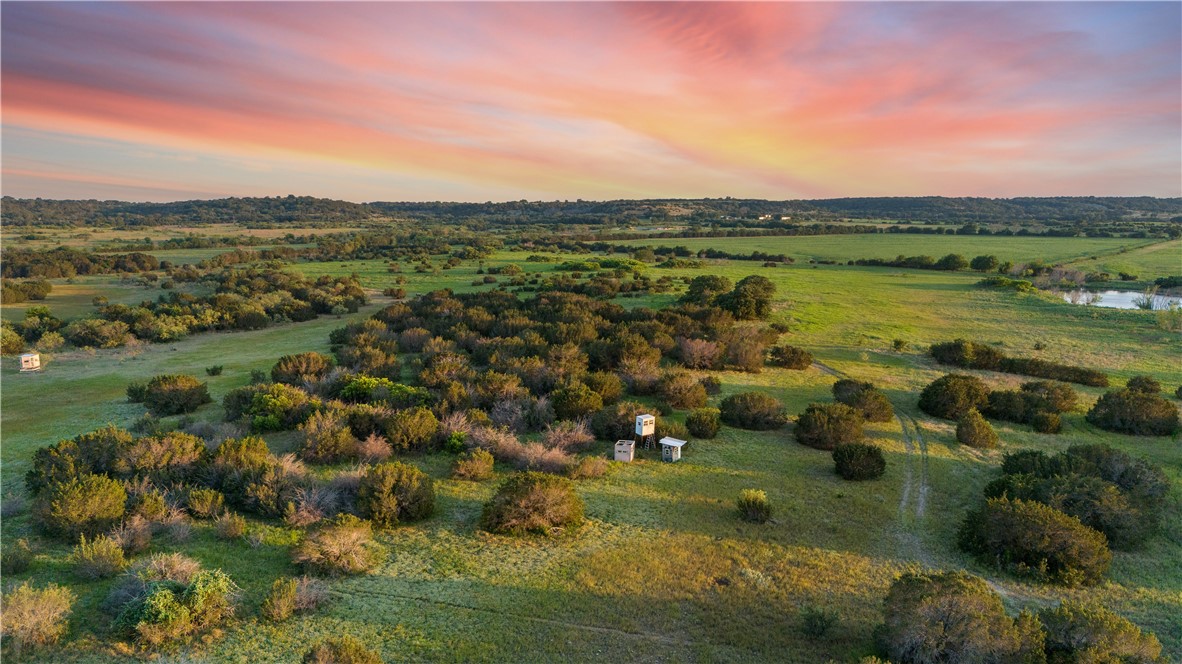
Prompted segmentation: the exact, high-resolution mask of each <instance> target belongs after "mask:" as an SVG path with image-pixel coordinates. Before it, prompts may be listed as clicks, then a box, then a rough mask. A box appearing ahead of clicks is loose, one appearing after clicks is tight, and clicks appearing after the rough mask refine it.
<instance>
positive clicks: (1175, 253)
mask: <svg viewBox="0 0 1182 664" xmlns="http://www.w3.org/2000/svg"><path fill="white" fill-rule="evenodd" d="M1071 267H1074V268H1077V269H1080V270H1085V271H1088V272H1108V273H1109V274H1112V275H1113V276H1115V275H1118V274H1120V273H1121V272H1125V273H1128V274H1135V275H1137V276H1138V277H1139V278H1140V279H1142V280H1144V281H1153V279H1154V278H1155V277H1161V276H1169V275H1182V240H1171V241H1169V242H1159V243H1157V244H1151V245H1148V246H1145V247H1138V248H1136V249H1131V250H1129V251H1127V252H1124V253H1116V254H1110V255H1107V256H1103V257H1100V258H1095V259H1093V258H1085V259H1082V260H1078V261H1075V262H1073V263H1071Z"/></svg>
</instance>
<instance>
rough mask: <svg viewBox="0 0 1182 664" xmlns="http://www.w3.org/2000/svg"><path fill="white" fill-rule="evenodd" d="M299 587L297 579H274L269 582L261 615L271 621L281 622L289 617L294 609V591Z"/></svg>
mask: <svg viewBox="0 0 1182 664" xmlns="http://www.w3.org/2000/svg"><path fill="white" fill-rule="evenodd" d="M299 587H300V582H299V581H298V580H297V579H292V578H283V579H275V582H274V583H272V584H271V592H270V593H268V594H267V598H266V599H264V600H263V606H262V607H261V611H262V614H263V616H265V617H266V618H267V619H268V620H270V621H272V622H283V621H285V620H287V619H288V618H290V617H291V616H292V614H294V613H295V610H296V593H297V592H298V591H299Z"/></svg>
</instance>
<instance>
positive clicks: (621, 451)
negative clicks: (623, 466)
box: [616, 440, 636, 463]
mask: <svg viewBox="0 0 1182 664" xmlns="http://www.w3.org/2000/svg"><path fill="white" fill-rule="evenodd" d="M634 458H636V441H634V440H617V441H616V461H623V462H624V463H631V462H632V459H634Z"/></svg>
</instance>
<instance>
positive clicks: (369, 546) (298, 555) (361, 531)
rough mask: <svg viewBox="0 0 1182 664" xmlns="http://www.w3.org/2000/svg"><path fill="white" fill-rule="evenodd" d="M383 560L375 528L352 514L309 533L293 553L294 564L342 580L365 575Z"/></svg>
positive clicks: (337, 518) (339, 516)
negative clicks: (345, 577)
mask: <svg viewBox="0 0 1182 664" xmlns="http://www.w3.org/2000/svg"><path fill="white" fill-rule="evenodd" d="M383 556H384V551H383V549H382V547H381V546H380V545H378V544H377V543H376V542H374V541H373V527H372V526H371V525H370V523H369V522H368V521H363V520H361V519H358V518H357V517H355V516H353V515H351V514H340V515H338V516H337V517H336V518H335V519H334V520H332V521H330V522H328V523H327V524H325V525H323V526H321V527H319V528H317V529H316V530H314V531H312V532H310V533H308V535H307V536H306V537H304V539H303V541H301V542H300V543H299V544H298V545H296V547H295V549H294V550H293V551H292V561H293V562H294V563H295V564H297V565H299V566H301V567H303V568H304V569H305V570H306V571H308V572H311V573H313V574H322V575H326V576H342V575H347V574H364V573H366V572H368V571H369V570H371V569H373V568H374V566H375V565H377V564H378V562H379V561H380V560H381V558H382V557H383Z"/></svg>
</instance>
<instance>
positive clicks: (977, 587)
mask: <svg viewBox="0 0 1182 664" xmlns="http://www.w3.org/2000/svg"><path fill="white" fill-rule="evenodd" d="M883 613H884V624H883V625H882V626H881V627H880V629H879V630H878V632H877V637H878V639H879V642H880V646H881V648H882V649H883V651H884V652H885V654H886V655H887V657H889V658H890V660H891V661H893V662H901V663H905V662H910V663H916V664H919V663H928V664H935V663H936V662H970V661H982V662H984V661H989V662H1013V663H1014V664H1017V663H1018V662H1038V661H1043V658H1042V657H1041V655H1042V651H1043V635H1042V631H1041V629H1040V628H1039V626H1038V623H1037V621H1036V620H1035V619H1034V617H1033V616H1031V615H1030V614H1026V613H1023V614H1021V615H1019V616H1018V618H1016V619H1015V618H1011V617H1009V616H1008V615H1006V612H1005V607H1004V605H1003V604H1002V602H1001V597H1000V596H999V595H998V594H997V593H995V592H993V590H992V589H990V588H989V586H988V585H987V584H986V583H985V581H984V580H983V579H980V578H977V577H975V576H972V575H970V574H967V573H965V572H938V573H914V572H909V573H906V574H903V575H902V576H900V577H899V578H897V579H895V581H894V582H893V583H892V584H891V587H890V590H889V591H888V592H887V596H886V600H885V601H884V603H883ZM1035 655H1039V656H1040V657H1035Z"/></svg>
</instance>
